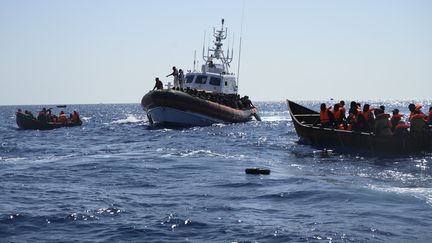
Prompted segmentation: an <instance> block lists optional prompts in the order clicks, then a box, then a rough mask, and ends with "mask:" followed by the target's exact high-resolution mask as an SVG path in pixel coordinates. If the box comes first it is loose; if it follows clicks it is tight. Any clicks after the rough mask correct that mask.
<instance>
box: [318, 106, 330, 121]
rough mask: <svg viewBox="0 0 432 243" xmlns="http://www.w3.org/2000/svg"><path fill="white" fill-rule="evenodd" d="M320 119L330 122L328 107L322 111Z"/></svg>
mask: <svg viewBox="0 0 432 243" xmlns="http://www.w3.org/2000/svg"><path fill="white" fill-rule="evenodd" d="M320 121H321V123H327V122H330V117H329V115H328V109H326V110H325V111H320Z"/></svg>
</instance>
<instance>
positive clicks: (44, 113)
mask: <svg viewBox="0 0 432 243" xmlns="http://www.w3.org/2000/svg"><path fill="white" fill-rule="evenodd" d="M37 119H38V121H39V122H42V123H47V122H48V119H47V109H46V108H45V107H44V108H42V110H41V111H39V113H38V117H37Z"/></svg>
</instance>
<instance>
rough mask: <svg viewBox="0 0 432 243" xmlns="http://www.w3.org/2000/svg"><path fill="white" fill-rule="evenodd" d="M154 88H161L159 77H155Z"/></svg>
mask: <svg viewBox="0 0 432 243" xmlns="http://www.w3.org/2000/svg"><path fill="white" fill-rule="evenodd" d="M155 89H163V84H162V81H160V80H159V78H155V86H154V87H153V90H155Z"/></svg>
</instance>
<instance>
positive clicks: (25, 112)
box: [24, 110, 34, 119]
mask: <svg viewBox="0 0 432 243" xmlns="http://www.w3.org/2000/svg"><path fill="white" fill-rule="evenodd" d="M24 114H26V115H27V116H29V117H31V118H33V119H34V116H33V114H32V113H31V112H30V111H28V110H25V111H24Z"/></svg>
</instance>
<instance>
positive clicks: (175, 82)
mask: <svg viewBox="0 0 432 243" xmlns="http://www.w3.org/2000/svg"><path fill="white" fill-rule="evenodd" d="M172 70H173V71H172V73H170V74H168V75H167V77H169V76H173V77H174V88H177V87H179V83H178V76H179V73H178V71H177V68H176V67H175V66H174V67H172Z"/></svg>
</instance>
